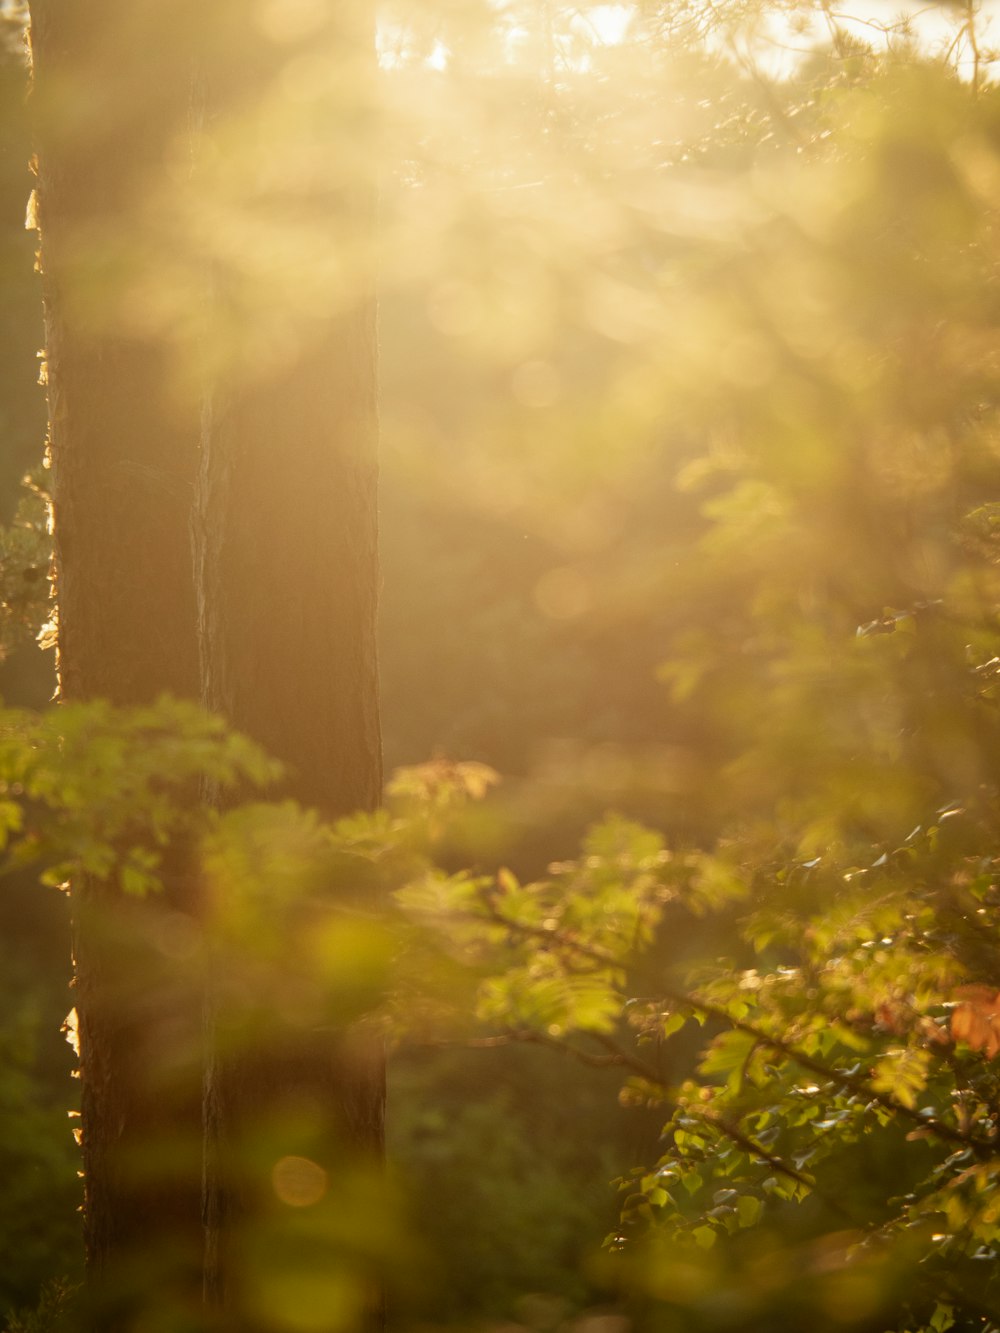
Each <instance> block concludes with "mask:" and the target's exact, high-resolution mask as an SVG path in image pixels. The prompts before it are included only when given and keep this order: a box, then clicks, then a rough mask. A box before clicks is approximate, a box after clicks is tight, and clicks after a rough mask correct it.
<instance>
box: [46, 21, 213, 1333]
mask: <svg viewBox="0 0 1000 1333" xmlns="http://www.w3.org/2000/svg"><path fill="white" fill-rule="evenodd" d="M157 8H158V6H157V5H156V4H155V3H148V2H146V0H124V2H122V3H118V2H113V0H103V3H101V4H89V5H81V4H68V3H65V0H63V2H62V3H60V0H36V3H34V4H33V5H32V7H31V9H32V13H31V19H32V42H33V59H34V86H33V91H32V106H33V112H34V120H35V126H36V137H37V149H38V187H37V188H38V213H39V217H40V224H41V248H42V265H43V284H44V299H45V315H46V340H47V348H46V355H47V365H48V396H49V416H50V439H49V444H50V449H51V460H52V487H53V506H54V518H55V551H56V566H57V579H58V596H59V618H60V631H59V675H60V695H61V697H62V698H63V699H66V700H85V699H93V698H105V699H109V700H111V701H112V702H113V703H115V704H119V705H132V704H140V703H145V702H148V701H149V700H151V699H153V698H154V697H155V696H157V695H158V694H160V693H162V692H164V691H170V692H172V693H174V694H177V695H189V696H190V695H193V694H194V693H195V692H196V690H197V660H198V659H197V640H196V633H195V596H194V581H193V576H192V568H191V561H190V556H189V549H188V541H187V514H188V511H189V508H190V503H191V495H192V493H193V485H194V478H195V473H196V465H197V448H198V438H197V417H196V415H195V414H193V413H192V412H190V411H186V410H185V405H184V404H183V402H182V401H180V400H179V398H178V397H177V396H176V394H175V392H174V384H173V379H172V376H171V374H170V371H169V364H168V363H169V356H168V351H167V349H166V347H165V346H164V345H163V343H162V341H161V340H159V339H157V338H155V337H149V338H140V337H137V336H136V334H135V330H134V329H129V328H128V327H124V326H123V318H122V311H123V310H124V309H125V308H127V305H128V292H127V284H128V275H129V274H130V273H134V272H135V254H136V246H137V244H141V240H142V238H141V237H140V236H138V235H136V233H135V232H134V231H133V232H131V234H130V233H129V231H128V220H129V219H134V218H135V217H136V216H137V215H140V214H141V213H142V211H143V206H144V200H145V198H146V196H147V194H148V192H149V191H150V190H151V189H153V188H155V187H156V186H157V185H158V184H159V183H160V177H161V174H162V169H163V167H162V164H163V161H164V156H165V154H166V153H167V151H168V149H169V147H170V145H171V143H172V141H173V138H174V136H175V135H176V133H177V130H178V128H179V124H178V120H179V117H182V115H183V112H182V109H181V104H180V101H179V98H178V85H177V82H176V78H175V77H174V76H175V75H176V73H177V71H176V70H172V69H171V68H170V66H171V61H172V58H173V57H174V56H176V55H177V48H176V43H174V42H172V41H171V42H166V41H165V40H161V42H160V43H157V42H155V41H153V40H151V39H150V33H151V32H152V31H159V33H160V35H161V38H163V39H165V38H166V30H165V29H166V25H165V23H164V20H163V16H162V15H158V14H157ZM174 17H175V19H176V17H177V16H176V14H175V16H174ZM157 61H161V62H163V63H161V64H159V65H156V62H157ZM164 63H165V65H166V66H167V68H166V70H165V72H163V73H161V72H160V71H162V70H163V64H164ZM154 65H155V66H156V68H157V73H156V76H155V78H154ZM140 89H141V90H142V93H141V95H140V93H139V90H140ZM124 99H127V100H128V104H129V112H128V114H127V115H125V114H122V103H123V100H124ZM180 124H181V125H182V124H183V120H182V119H181V120H180ZM183 861H184V853H183V851H182V850H181V849H176V850H175V852H174V853H173V866H172V867H168V869H172V871H173V876H172V878H173V881H174V884H175V888H176V893H175V894H174V895H173V901H170V902H165V901H162V900H161V901H158V902H155V903H153V902H150V903H140V902H137V901H127V900H126V899H125V898H124V897H123V896H122V895H121V894H119V893H117V892H116V891H115V890H114V889H111V888H108V887H107V886H101V885H98V884H94V883H87V882H82V883H80V884H77V885H75V886H74V891H73V899H74V934H75V942H74V951H75V982H74V987H75V990H74V1003H75V1006H76V1009H77V1012H78V1017H79V1033H80V1047H81V1050H80V1062H81V1075H82V1122H81V1123H82V1128H83V1139H82V1147H83V1168H84V1182H85V1209H84V1228H85V1241H86V1250H87V1258H88V1264H89V1268H90V1272H91V1274H92V1276H93V1278H94V1288H95V1291H96V1290H98V1289H99V1288H102V1287H103V1291H104V1294H103V1295H102V1296H99V1297H96V1298H95V1311H94V1314H93V1321H94V1326H95V1327H100V1328H102V1329H104V1330H108V1329H113V1328H118V1327H122V1328H124V1327H130V1326H131V1318H132V1315H131V1313H130V1311H132V1310H134V1308H135V1305H136V1303H137V1302H138V1301H140V1300H141V1299H142V1296H141V1293H140V1291H139V1290H137V1288H136V1284H139V1283H142V1282H144V1281H150V1280H153V1281H155V1280H157V1275H158V1274H159V1277H160V1280H162V1281H164V1283H165V1284H167V1285H169V1287H170V1288H171V1289H172V1290H173V1291H174V1292H175V1294H177V1295H178V1299H180V1300H182V1301H183V1300H184V1299H186V1297H185V1294H184V1290H185V1289H186V1290H187V1292H188V1293H190V1292H191V1291H194V1290H195V1279H196V1275H197V1271H198V1254H197V1238H198V1225H199V1221H198V1207H199V1197H198V1123H197V1119H196V1117H197V1112H198V1102H197V1097H196V1087H197V1079H198V1067H199V1051H200V1031H199V1026H198V1013H199V1011H198V1005H197V995H196V993H194V992H192V989H191V984H190V983H191V979H190V977H189V976H187V975H184V973H183V969H180V968H179V967H178V966H177V964H176V961H175V960H172V959H170V958H169V957H168V956H167V954H165V953H164V951H163V949H162V947H161V946H162V942H163V938H164V937H163V932H162V929H161V927H162V922H163V917H164V914H165V913H167V912H178V911H180V912H186V911H187V910H188V904H187V903H185V901H184V893H183V890H182V888H180V887H179V886H180V885H181V884H182V882H183V880H184V878H185V877H184V874H183ZM168 1272H169V1276H168V1275H167V1274H168ZM112 1293H113V1295H112Z"/></svg>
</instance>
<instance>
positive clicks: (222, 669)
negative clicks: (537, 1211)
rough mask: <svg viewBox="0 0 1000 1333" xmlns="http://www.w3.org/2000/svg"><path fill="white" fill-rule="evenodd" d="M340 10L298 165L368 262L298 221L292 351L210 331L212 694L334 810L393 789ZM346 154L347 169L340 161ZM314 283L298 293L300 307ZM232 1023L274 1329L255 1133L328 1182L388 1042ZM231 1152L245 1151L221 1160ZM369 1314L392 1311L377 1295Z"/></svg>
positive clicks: (378, 1149)
mask: <svg viewBox="0 0 1000 1333" xmlns="http://www.w3.org/2000/svg"><path fill="white" fill-rule="evenodd" d="M326 12H327V17H326V20H325V22H324V23H323V25H322V27H321V28H318V29H317V28H313V29H311V30H310V33H309V36H308V42H307V45H308V46H309V47H311V48H312V49H316V47H317V46H318V47H319V48H320V49H322V50H324V51H325V52H326V53H327V55H328V56H329V55H330V54H331V53H333V59H332V61H331V65H330V67H329V69H328V78H329V79H330V81H331V86H333V87H336V86H338V85H343V86H347V87H349V88H351V89H352V90H353V98H354V101H353V105H352V106H350V107H349V108H345V107H340V108H337V109H336V111H337V114H336V115H335V116H333V117H331V118H330V120H328V121H327V124H326V127H325V130H324V131H323V133H325V134H326V135H328V136H329V142H328V152H327V153H326V154H321V155H320V161H325V163H326V165H325V167H324V169H323V170H321V171H320V172H319V174H310V172H309V171H308V170H307V171H306V174H305V175H304V176H301V177H299V178H298V179H297V183H296V191H297V192H296V204H295V207H296V212H297V213H299V214H300V215H304V216H305V217H306V218H311V219H313V220H316V219H321V220H322V223H323V226H322V228H321V230H320V233H319V236H320V243H321V244H322V245H326V246H329V247H335V246H336V245H337V244H338V239H337V238H339V242H340V244H343V245H344V246H345V247H347V248H348V251H349V253H353V254H355V255H358V254H359V252H360V257H359V258H357V259H355V261H354V263H353V265H351V264H347V265H346V268H347V271H346V273H345V272H344V271H343V270H341V271H334V273H333V274H332V275H331V274H330V273H329V272H328V273H327V276H326V278H324V269H323V264H324V258H325V256H324V254H323V253H321V252H317V251H316V249H315V248H314V247H315V238H316V233H315V232H310V231H309V229H308V228H306V229H304V235H303V244H302V248H301V250H300V251H299V254H298V257H297V260H296V262H297V264H298V265H300V266H301V271H300V272H299V273H298V274H294V275H292V276H291V277H290V279H289V287H288V290H287V291H284V292H283V293H281V295H280V296H279V298H278V299H277V301H275V302H272V303H271V304H270V305H269V307H268V310H267V318H268V320H269V321H272V322H273V323H274V324H276V325H277V326H278V327H279V328H284V329H286V330H296V333H295V334H293V335H292V336H291V337H289V339H288V343H287V345H285V346H279V347H277V348H274V347H273V346H272V347H269V348H268V349H267V351H266V353H265V354H263V355H261V356H259V357H258V356H256V355H255V354H254V350H253V348H252V346H251V347H249V348H248V347H246V346H234V344H233V342H232V340H231V339H228V338H226V337H224V336H220V338H219V339H218V340H217V341H218V342H219V343H221V344H223V345H224V346H227V348H228V351H229V353H230V359H229V361H228V363H224V364H223V366H222V368H221V370H220V372H219V373H218V374H217V376H216V377H215V380H214V383H213V384H212V387H211V390H210V392H209V394H208V396H207V399H206V404H205V412H204V416H203V435H202V451H201V464H200V471H199V477H198V482H197V488H196V489H197V501H196V540H195V548H196V552H197V560H198V580H197V582H198V590H199V636H200V637H199V642H200V647H201V673H202V697H203V699H204V701H205V703H206V705H207V706H208V707H209V708H211V709H212V710H213V711H216V712H219V713H221V714H222V715H223V716H224V717H226V718H227V720H228V721H229V722H230V723H231V724H232V725H233V726H234V727H236V728H237V729H238V730H240V731H243V732H246V733H248V734H249V735H251V736H253V737H254V739H255V740H257V741H259V742H261V743H262V744H263V745H264V746H265V747H266V748H267V749H268V750H269V751H270V752H271V753H273V754H274V755H275V756H276V757H277V758H279V759H281V760H282V761H283V762H284V763H285V764H286V765H287V768H288V774H289V776H288V782H287V791H288V793H289V794H290V795H293V796H294V797H295V798H296V799H297V800H298V801H300V802H302V803H304V804H305V805H307V806H311V807H315V808H317V809H318V810H319V811H320V812H321V813H322V814H323V815H324V816H326V817H336V816H340V815H344V814H348V813H350V812H352V811H356V810H370V809H372V808H374V806H375V805H376V804H377V803H378V800H379V797H380V793H381V785H382V773H381V737H380V729H379V717H378V681H377V659H376V637H375V632H376V625H375V620H376V603H377V523H376V481H377V459H376V445H377V430H378V423H377V400H376V317H375V293H374V274H373V272H372V268H371V263H370V257H369V256H367V255H366V254H364V253H363V252H364V246H363V245H361V244H359V242H361V241H362V240H363V239H364V238H368V237H369V236H370V235H371V233H372V231H373V229H374V221H375V218H374V214H375V192H374V187H373V181H372V179H371V174H370V173H371V161H372V156H371V155H372V146H371V143H370V134H369V129H368V126H369V123H370V100H369V99H370V95H371V88H372V82H373V76H374V22H373V17H372V10H371V7H370V6H369V5H368V3H367V2H363V3H358V2H353V3H352V2H347V0H339V4H338V5H336V6H334V5H329V6H327V7H326ZM243 40H244V41H246V40H247V39H246V36H245V35H244V38H243ZM266 60H267V54H266V52H262V51H261V50H260V49H259V47H258V48H256V49H254V50H253V51H252V54H251V56H250V62H251V63H252V64H253V65H254V66H255V67H257V68H262V67H263V66H264V65H265V64H266ZM208 89H209V92H208V102H209V108H210V109H209V113H208V119H209V122H210V129H209V134H210V135H211V133H212V131H211V123H212V122H214V121H215V120H216V118H217V117H219V115H220V112H219V109H218V108H219V103H218V101H217V100H216V99H215V98H213V96H212V88H211V80H209V81H208ZM328 114H329V110H328ZM300 127H301V122H300V121H299V120H298V119H295V120H294V121H293V125H292V128H291V130H290V131H284V130H282V128H281V127H280V119H279V127H278V128H277V129H274V130H272V131H271V132H270V133H269V134H268V135H267V136H266V138H265V140H264V142H263V144H262V145H261V147H260V149H259V151H260V152H261V154H262V156H263V162H262V163H259V164H258V165H260V166H262V167H263V169H264V170H265V172H266V171H267V170H268V169H269V168H274V167H275V166H276V165H280V164H281V163H282V162H292V161H295V160H296V159H301V156H302V144H301V141H300V140H299V139H297V138H296V134H297V132H298V130H299V129H300ZM359 148H361V150H362V151H361V152H360V153H359ZM352 157H353V159H354V162H353V163H351V162H350V159H351V158H352ZM345 158H346V159H348V161H349V163H350V164H349V166H348V167H346V168H343V169H340V170H338V167H337V163H338V161H340V162H343V161H344V160H345ZM355 163H356V165H355ZM275 177H276V178H280V177H281V171H280V170H277V171H275ZM260 202H261V200H260V197H259V195H258V196H257V197H256V199H255V203H256V204H257V205H260ZM270 202H273V201H270ZM291 225H292V226H293V228H294V226H295V223H294V221H293V222H292V224H291ZM324 233H326V239H324ZM324 283H326V284H327V285H326V286H325V288H324ZM310 286H311V287H312V291H311V292H310V299H309V302H308V305H309V308H308V309H303V308H301V307H300V305H299V304H298V302H300V301H301V300H302V295H303V292H305V291H307V290H309V288H310ZM213 287H214V294H213V295H214V301H215V303H216V306H217V307H218V309H217V311H216V314H217V317H218V318H220V319H224V318H225V317H226V315H227V314H228V312H229V311H230V310H231V309H232V308H233V307H235V308H237V309H244V308H247V307H249V308H253V304H254V292H253V291H249V292H248V291H246V290H244V289H243V288H241V280H240V277H239V275H234V274H233V273H232V271H231V270H228V269H227V268H226V267H225V265H224V264H223V265H219V266H217V267H216V270H215V272H214V275H213ZM317 290H318V291H319V293H320V295H319V299H317ZM287 967H288V969H289V975H294V973H295V972H296V970H297V968H298V967H299V960H297V959H296V958H295V957H294V956H289V957H288V958H287ZM226 1028H227V1023H226V1017H225V1015H222V1016H221V1024H220V1028H219V1029H218V1030H217V1033H216V1041H215V1042H214V1043H213V1054H212V1059H211V1062H210V1066H209V1069H208V1071H207V1078H206V1114H207V1123H208V1132H209V1144H208V1147H209V1159H208V1160H209V1169H208V1173H207V1197H206V1207H207V1224H208V1264H207V1289H208V1292H209V1295H210V1298H211V1299H212V1300H213V1301H214V1302H216V1303H218V1304H220V1305H222V1306H224V1307H227V1308H229V1310H230V1311H231V1316H232V1318H233V1320H234V1325H233V1326H234V1327H238V1328H240V1329H241V1330H250V1329H257V1328H262V1329H263V1328H267V1327H269V1326H268V1324H267V1323H266V1320H263V1321H262V1320H261V1318H260V1316H259V1314H258V1313H257V1312H256V1311H255V1309H254V1306H255V1304H256V1302H255V1300H254V1298H253V1296H252V1293H251V1292H250V1291H249V1290H244V1287H243V1282H242V1279H243V1277H244V1276H245V1274H246V1270H247V1264H246V1263H245V1262H242V1261H241V1260H240V1258H239V1253H240V1250H239V1246H240V1243H241V1240H240V1238H241V1237H242V1236H244V1235H246V1234H252V1223H253V1214H254V1199H255V1198H256V1197H257V1195H258V1192H259V1191H260V1190H261V1189H262V1188H263V1189H266V1188H267V1185H268V1184H269V1182H267V1181H264V1182H262V1181H261V1179H260V1178H259V1176H254V1174H253V1173H252V1172H250V1173H249V1174H248V1173H247V1172H246V1170H245V1164H246V1160H247V1154H248V1153H249V1151H250V1149H249V1147H248V1145H249V1144H250V1143H251V1142H252V1141H253V1140H254V1137H255V1135H256V1134H257V1133H258V1132H259V1130H260V1127H261V1126H262V1125H264V1124H267V1125H270V1126H271V1127H272V1133H273V1135H274V1136H275V1137H274V1141H273V1145H272V1147H271V1153H270V1159H269V1161H270V1160H272V1159H276V1158H280V1157H281V1156H282V1155H283V1154H288V1153H296V1152H299V1153H303V1154H308V1155H309V1156H310V1159H314V1158H319V1163H318V1164H319V1165H321V1166H322V1168H323V1169H324V1170H325V1171H326V1172H327V1175H328V1176H329V1178H330V1179H331V1180H335V1179H336V1177H337V1175H338V1172H339V1171H340V1170H341V1168H342V1165H343V1163H344V1161H345V1160H350V1161H352V1162H354V1163H357V1162H358V1161H359V1160H363V1159H369V1160H373V1159H379V1158H380V1157H381V1153H382V1147H383V1118H384V1061H383V1057H382V1054H381V1051H380V1050H379V1049H378V1047H377V1045H376V1044H374V1043H372V1042H368V1043H366V1042H364V1041H361V1040H359V1038H358V1036H357V1034H354V1035H352V1036H350V1037H347V1038H345V1037H343V1036H342V1037H340V1038H337V1037H334V1036H331V1034H330V1031H329V1030H328V1029H325V1028H324V1029H323V1030H315V1029H313V1030H310V1028H309V1027H308V1026H302V1025H301V1024H300V1021H299V1018H298V1017H297V1016H296V1015H295V1014H291V1015H288V1016H287V1020H286V1019H284V1018H283V1019H281V1020H278V1021H276V1022H275V1024H274V1025H273V1026H272V1029H271V1031H270V1032H269V1033H268V1034H261V1033H258V1036H257V1042H256V1044H255V1046H254V1048H252V1049H247V1048H246V1047H245V1046H244V1047H242V1048H240V1047H236V1048H233V1047H231V1046H229V1045H227V1043H226V1040H225V1038H224V1036H220V1035H219V1033H220V1032H224V1031H225V1030H226ZM303 1106H308V1107H310V1108H312V1113H311V1115H310V1117H307V1118H308V1119H309V1121H310V1124H309V1128H308V1132H307V1134H306V1137H305V1138H302V1137H298V1138H296V1136H295V1133H294V1132H293V1131H291V1130H288V1131H287V1134H286V1131H285V1130H284V1129H282V1126H285V1125H288V1124H290V1123H291V1122H292V1121H294V1120H296V1119H297V1118H298V1119H299V1120H301V1117H300V1116H298V1109H299V1108H301V1107H303ZM317 1108H320V1109H319V1111H318V1113H317ZM283 1135H286V1137H284V1138H283V1137H282V1136H283ZM227 1162H228V1163H233V1162H236V1163H242V1166H237V1168H236V1170H235V1171H233V1170H227V1167H226V1165H225V1163H227ZM321 1262H322V1261H321ZM366 1322H368V1323H369V1325H372V1324H373V1323H377V1322H378V1316H377V1315H372V1313H371V1311H369V1316H368V1317H367V1319H366Z"/></svg>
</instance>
